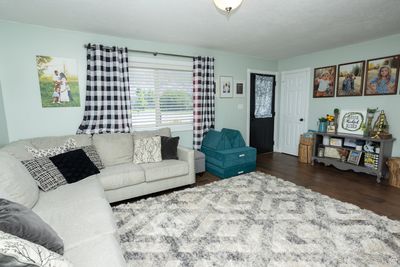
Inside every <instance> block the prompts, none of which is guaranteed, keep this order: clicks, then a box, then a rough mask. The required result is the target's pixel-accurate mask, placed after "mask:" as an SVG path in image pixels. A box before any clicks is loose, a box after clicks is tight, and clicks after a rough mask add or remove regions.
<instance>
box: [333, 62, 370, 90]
mask: <svg viewBox="0 0 400 267" xmlns="http://www.w3.org/2000/svg"><path fill="white" fill-rule="evenodd" d="M364 71H365V61H358V62H351V63H345V64H340V65H339V66H338V78H337V91H336V96H362V93H363V84H364Z"/></svg>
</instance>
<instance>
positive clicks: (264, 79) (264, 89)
mask: <svg viewBox="0 0 400 267" xmlns="http://www.w3.org/2000/svg"><path fill="white" fill-rule="evenodd" d="M273 87H274V77H270V76H264V75H256V79H255V110H254V117H255V118H257V119H260V118H272V97H273Z"/></svg>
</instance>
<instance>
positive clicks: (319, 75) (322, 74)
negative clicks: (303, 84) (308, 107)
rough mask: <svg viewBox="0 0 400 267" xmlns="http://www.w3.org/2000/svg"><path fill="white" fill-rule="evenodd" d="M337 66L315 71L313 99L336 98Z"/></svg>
mask: <svg viewBox="0 0 400 267" xmlns="http://www.w3.org/2000/svg"><path fill="white" fill-rule="evenodd" d="M335 82H336V65H335V66H328V67H322V68H315V69H314V82H313V84H314V88H313V97H314V98H320V97H334V96H335Z"/></svg>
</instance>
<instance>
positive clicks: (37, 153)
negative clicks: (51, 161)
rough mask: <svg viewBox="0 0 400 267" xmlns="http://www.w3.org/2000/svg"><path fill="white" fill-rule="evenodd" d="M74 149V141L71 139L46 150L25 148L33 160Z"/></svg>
mask: <svg viewBox="0 0 400 267" xmlns="http://www.w3.org/2000/svg"><path fill="white" fill-rule="evenodd" d="M75 148H76V141H75V139H73V138H68V139H67V141H65V143H64V144H63V145H61V146H55V147H51V148H47V149H36V148H34V147H31V146H27V147H26V150H28V152H29V153H31V154H32V155H33V157H34V158H42V157H53V156H57V155H60V154H63V153H65V152H68V151H70V150H73V149H75Z"/></svg>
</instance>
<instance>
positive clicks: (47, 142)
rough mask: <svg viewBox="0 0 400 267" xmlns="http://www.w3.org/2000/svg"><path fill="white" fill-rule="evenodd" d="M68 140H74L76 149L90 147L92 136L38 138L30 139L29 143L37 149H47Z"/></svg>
mask: <svg viewBox="0 0 400 267" xmlns="http://www.w3.org/2000/svg"><path fill="white" fill-rule="evenodd" d="M69 138H72V139H74V140H75V142H76V146H77V147H82V146H90V145H91V144H92V136H91V135H87V134H78V135H65V136H48V137H38V138H33V139H31V140H30V142H31V144H32V145H33V146H34V147H36V148H38V149H49V148H52V147H56V146H61V145H63V144H64V143H65V141H66V140H67V139H69Z"/></svg>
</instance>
